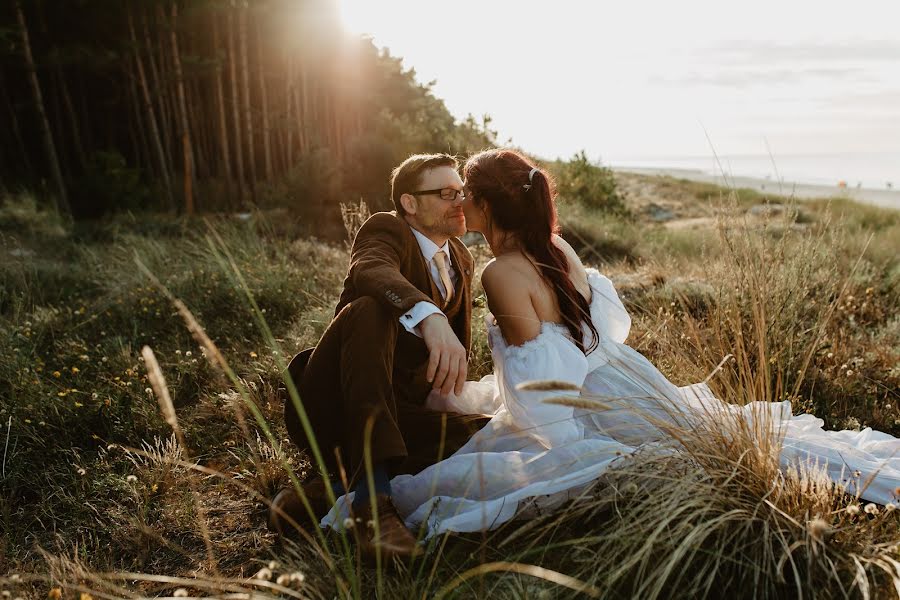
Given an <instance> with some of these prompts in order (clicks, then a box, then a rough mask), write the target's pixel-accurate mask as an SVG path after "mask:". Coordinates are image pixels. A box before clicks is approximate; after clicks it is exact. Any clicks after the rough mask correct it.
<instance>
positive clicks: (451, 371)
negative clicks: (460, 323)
mask: <svg viewBox="0 0 900 600" xmlns="http://www.w3.org/2000/svg"><path fill="white" fill-rule="evenodd" d="M404 227H409V226H408V225H407V224H406V223H404V222H403V221H401V220H399V219H397V218H396V217H393V216H391V215H389V214H386V213H385V214H375V215H373V216H372V217H371V218H369V220H368V221H366V222H365V223H364V224H363V226H362V227H361V228H360V230H359V232H358V233H357V234H356V239H355V240H354V241H353V248H352V249H351V251H350V272H349V273H348V274H347V277H348V278H349V279H350V282H351V284H352V285H353V287H354V288H355V289H356V292H357V293H358V294H360V295H364V296H372V297H373V298H376V299H378V300H379V301H380V302H382V303H383V304H384V305H385V306H387V307H388V308H389V309H390V310H391V311H392V313H393V314H394V315H395V316H396V318H397V319H398V320H400V322H401V324H404V319H403V317H404V316H405V314H406V313H409V312H410V310H412V309H413V308H414V307H416V306H417V305H419V304H420V303H423V302H425V303H430V304H432V305H433V302H432V299H431V298H430V297H429V296H427V295H426V294H425V293H423V292H422V291H421V290H420V289H418V288H417V287H416V286H414V285H413V284H411V283H410V282H409V281H408V280H407V279H406V277H404V276H403V274H402V273H401V272H400V268H401V264H402V263H403V259H404V258H406V256H405V254H406V253H408V252H410V251H414V252H419V251H420V250H419V248H418V245H417V244H416V245H415V246H413V247H412V248H411V249H410V244H409V242H408V239H407V238H406V237H405V236H406V235H407V233H408V232H406V231H405V230H404V229H403V228H404ZM428 276H429V277H430V275H428ZM422 308H423V307H420V310H421V309H422ZM435 309H436V310H434V311H431V313H430V314H428V315H427V316H425V317H424V318H423V319H422V320H421V322H420V323H417V324H412V325H411V326H412V327H415V326H416V325H418V327H419V331H420V332H421V334H422V338H423V341H424V342H425V346H426V348H428V354H429V360H428V370H427V372H426V376H427V377H428V381H430V382H432V384H433V386H434V389H440V390H441V392H442V393H443V394H445V395H446V394H449V393H450V392H451V391H453V390H454V389H455V390H456V393H457V394H460V393H462V385H463V382H465V380H466V372H467V361H466V350H465V348H464V347H463V345H462V344H461V343H460V341H459V338H457V337H456V333H455V332H454V331H453V328H452V327H451V326H450V322H449V321H448V320H447V317H446V316H445V315H444V313H442V312H440V310H439V309H437V307H436V306H435ZM425 312H428V311H425ZM404 325H405V324H404Z"/></svg>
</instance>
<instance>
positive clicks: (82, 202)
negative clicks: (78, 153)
mask: <svg viewBox="0 0 900 600" xmlns="http://www.w3.org/2000/svg"><path fill="white" fill-rule="evenodd" d="M72 195H73V199H76V203H77V204H78V205H79V206H83V207H85V209H84V210H86V211H88V212H87V213H86V214H83V215H81V216H97V215H102V214H106V213H111V212H118V211H126V210H139V209H142V208H144V207H146V204H147V200H148V199H149V197H150V190H149V189H148V188H147V186H146V185H145V184H144V183H143V181H141V171H140V170H139V169H136V168H133V167H129V166H128V164H127V163H126V161H125V157H124V156H122V155H121V154H120V153H119V152H116V151H115V150H112V151H108V152H104V151H99V152H94V153H93V154H92V155H91V156H90V157H89V158H88V163H87V167H86V169H85V171H84V174H83V175H82V176H81V177H80V178H79V179H78V181H77V182H76V183H75V185H73V186H72Z"/></svg>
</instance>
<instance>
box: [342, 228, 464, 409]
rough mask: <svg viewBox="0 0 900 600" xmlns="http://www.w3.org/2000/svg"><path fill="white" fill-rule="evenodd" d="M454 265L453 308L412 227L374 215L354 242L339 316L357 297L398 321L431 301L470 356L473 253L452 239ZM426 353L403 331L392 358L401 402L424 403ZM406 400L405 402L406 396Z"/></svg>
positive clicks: (409, 334) (415, 340) (423, 348)
mask: <svg viewBox="0 0 900 600" xmlns="http://www.w3.org/2000/svg"><path fill="white" fill-rule="evenodd" d="M449 247H450V260H451V262H452V264H453V269H454V270H455V271H456V275H457V282H456V289H455V293H454V295H453V300H451V302H450V305H449V306H447V307H443V304H444V301H443V298H442V296H441V293H440V290H439V289H438V288H437V286H436V285H435V283H434V280H433V279H432V277H431V272H430V269H429V266H428V264H427V263H426V262H425V257H424V256H422V251H421V249H420V248H419V243H418V241H417V240H416V237H415V235H414V234H413V232H412V230H411V229H410V227H409V224H407V222H406V221H405V220H404V219H403V218H402V217H399V216H397V214H396V213H395V212H393V211H391V212H381V213H375V214H374V215H372V216H371V217H369V219H368V220H366V222H365V223H364V224H363V226H362V227H361V228H360V229H359V232H358V233H357V234H356V239H354V240H353V247H352V248H351V251H350V269H349V271H348V272H347V277H346V278H345V279H344V288H343V291H342V292H341V296H340V300H339V301H338V305H337V308H336V309H335V315H337V314H338V313H339V312H340V311H341V309H342V308H344V306H345V305H346V304H347V303H348V302H351V301H353V300H354V299H356V298H360V297H362V296H371V297H372V298H375V299H376V300H377V301H379V302H380V303H381V304H382V306H384V307H385V308H386V309H387V310H389V311H390V312H391V314H393V315H394V317H395V318H396V319H397V321H398V323H399V321H400V317H401V316H402V315H403V314H404V313H406V312H407V311H409V310H410V309H411V308H412V307H413V306H415V305H416V303H418V302H422V301H425V302H432V303H434V304H436V305H437V306H438V308H442V310H443V312H444V314H445V315H447V317H448V319H449V321H450V325H451V327H452V328H453V331H454V332H455V333H456V335H457V337H458V338H459V340H460V342H461V343H462V345H463V347H464V348H465V349H466V352H469V349H470V346H471V341H472V333H471V322H472V276H473V272H474V260H473V258H472V254H471V253H470V252H469V250H468V248H466V246H465V244H463V243H462V242H461V241H460V240H459V239H456V238H451V239H450V243H449ZM427 363H428V350H427V348H426V347H425V343H424V341H422V339H421V338H419V337H418V336H416V335H414V334H411V333H409V332H407V331H406V329H405V328H403V327H400V332H399V335H398V339H397V349H396V351H395V353H394V375H395V377H394V379H395V383H396V384H397V385H395V390H396V392H397V400H398V401H400V402H402V401H407V402H412V403H415V404H420V403H421V402H422V401H423V400H424V396H422V397H421V398H419V396H421V394H423V393H424V394H425V395H427V393H428V389H430V388H429V384H428V383H427V382H426V381H425V369H426V368H427ZM404 396H405V397H404Z"/></svg>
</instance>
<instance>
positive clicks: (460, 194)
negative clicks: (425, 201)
mask: <svg viewBox="0 0 900 600" xmlns="http://www.w3.org/2000/svg"><path fill="white" fill-rule="evenodd" d="M444 190H453V191H454V192H455V193H454V194H453V198H450V199H447V198H444V194H443V191H444ZM425 194H437V195H438V197H439V198H440V199H441V200H443V201H444V202H456V199H457V198H459V197H462V200H463V202H465V201H466V193H465V192H464V191H463V190H458V189H456V188H451V187H446V188H438V189H436V190H419V191H418V192H409V195H410V196H423V195H425Z"/></svg>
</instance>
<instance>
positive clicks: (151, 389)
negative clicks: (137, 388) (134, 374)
mask: <svg viewBox="0 0 900 600" xmlns="http://www.w3.org/2000/svg"><path fill="white" fill-rule="evenodd" d="M144 393H145V394H147V395H148V396H150V395H152V394H153V388H144Z"/></svg>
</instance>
